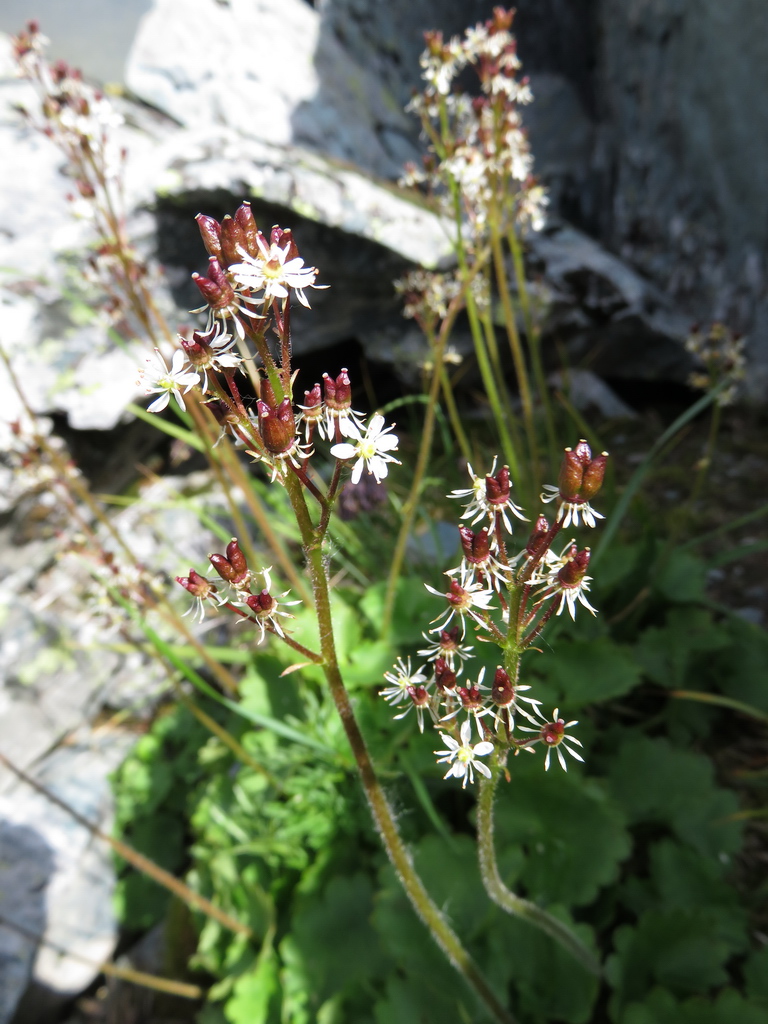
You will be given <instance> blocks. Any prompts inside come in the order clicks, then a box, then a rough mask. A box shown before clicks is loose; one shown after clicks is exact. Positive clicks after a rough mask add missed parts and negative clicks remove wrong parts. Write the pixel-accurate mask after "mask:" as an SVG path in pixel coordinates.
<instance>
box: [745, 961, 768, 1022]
mask: <svg viewBox="0 0 768 1024" xmlns="http://www.w3.org/2000/svg"><path fill="white" fill-rule="evenodd" d="M744 980H745V981H746V983H747V994H748V995H749V998H750V999H752V1000H754V1001H755V1002H756V1003H759V1004H760V1006H763V1007H766V1009H768V946H763V948H762V949H759V950H758V951H757V952H756V953H753V954H752V955H751V956H750V957H749V959H748V960H747V962H746V963H745V964H744ZM767 1016H768V1015H767Z"/></svg>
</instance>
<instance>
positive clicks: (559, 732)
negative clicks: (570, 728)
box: [541, 718, 565, 747]
mask: <svg viewBox="0 0 768 1024" xmlns="http://www.w3.org/2000/svg"><path fill="white" fill-rule="evenodd" d="M564 735H565V722H564V721H563V720H562V719H561V718H559V719H558V720H557V721H556V722H547V724H546V725H543V726H542V727H541V738H542V739H543V740H544V742H545V743H546V744H547V745H548V746H550V747H556V746H558V744H559V743H560V742H561V740H562V738H563V736H564Z"/></svg>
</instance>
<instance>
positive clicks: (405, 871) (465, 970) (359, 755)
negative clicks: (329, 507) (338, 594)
mask: <svg viewBox="0 0 768 1024" xmlns="http://www.w3.org/2000/svg"><path fill="white" fill-rule="evenodd" d="M286 486H287V489H288V494H289V497H290V499H291V504H292V505H293V509H294V512H295V514H296V519H297V522H298V524H299V528H300V530H301V535H302V541H303V545H304V553H305V555H306V558H307V563H308V568H309V572H310V576H311V579H312V588H313V591H314V597H315V608H316V612H317V623H318V628H319V632H320V645H321V650H322V654H323V659H324V664H323V671H324V673H325V677H326V679H327V681H328V686H329V688H330V691H331V696H332V698H333V701H334V704H335V705H336V710H337V711H338V713H339V716H340V718H341V721H342V724H343V726H344V731H345V733H346V736H347V739H348V741H349V745H350V747H351V748H352V752H353V754H354V758H355V761H356V763H357V767H358V770H359V772H360V778H361V781H362V784H363V789H364V790H365V795H366V797H367V800H368V805H369V807H370V809H371V813H372V815H373V819H374V822H375V824H376V828H377V829H378V832H379V835H380V836H381V839H382V842H383V843H384V847H385V849H386V851H387V855H388V856H389V859H390V861H391V863H392V866H393V867H394V868H395V871H396V872H397V875H398V877H399V879H400V882H401V884H402V885H403V888H404V889H405V891H406V894H407V896H408V898H409V900H410V901H411V904H412V906H413V908H414V910H415V911H416V913H417V914H418V915H419V917H420V918H421V920H422V921H423V922H424V924H425V925H426V926H427V928H428V929H429V931H430V932H431V934H432V937H433V938H434V940H435V942H436V943H437V944H438V946H439V947H440V948H441V949H442V951H443V953H444V954H445V955H446V957H447V958H448V960H449V961H450V962H451V963H452V964H453V966H454V967H455V968H456V970H458V971H459V972H460V973H461V974H462V975H463V976H464V978H465V979H466V981H467V983H468V984H469V985H470V986H471V987H472V988H473V989H474V991H475V993H476V994H477V996H478V997H479V998H480V999H481V1000H482V1002H483V1003H484V1004H485V1006H486V1007H487V1008H488V1010H489V1011H490V1013H491V1014H492V1015H493V1018H494V1019H495V1020H497V1021H499V1022H502V1024H514V1020H515V1018H514V1017H513V1016H512V1014H511V1013H510V1012H509V1011H508V1010H506V1009H505V1008H504V1007H503V1006H502V1004H501V1003H500V1002H499V1000H498V999H497V997H496V995H495V994H494V993H493V991H492V990H491V988H490V986H489V984H488V982H487V981H486V980H485V977H484V976H483V974H482V973H481V971H480V969H479V967H478V966H477V964H476V963H475V962H474V960H473V959H472V957H471V956H470V955H469V953H468V952H467V951H466V950H465V949H464V947H463V945H462V944H461V941H460V939H459V937H458V936H457V935H456V933H455V932H454V931H453V929H452V928H451V926H450V925H449V924H448V922H447V921H446V919H445V917H444V916H443V914H442V913H441V912H440V910H439V909H438V908H437V906H436V905H435V903H434V902H433V901H432V899H431V898H430V896H429V893H428V892H427V890H426V888H425V887H424V883H423V882H422V880H421V878H420V877H419V875H418V874H417V872H416V870H415V868H414V866H413V863H412V861H411V857H410V854H409V853H408V850H407V848H406V846H405V843H404V842H403V839H402V836H401V835H400V832H399V830H398V827H397V824H396V823H395V817H394V814H393V811H392V808H391V807H390V805H389V801H388V800H387V798H386V796H385V794H384V790H383V789H382V787H381V783H380V782H379V780H378V777H377V775H376V771H375V769H374V767H373V763H372V761H371V757H370V754H369V753H368V748H367V747H366V744H365V740H364V739H363V735H362V733H361V732H360V727H359V725H358V724H357V719H356V718H355V713H354V710H353V708H352V703H351V701H350V699H349V694H348V693H347V690H346V687H345V686H344V680H343V679H342V676H341V672H340V670H339V664H338V659H337V656H336V645H335V641H334V634H333V622H332V619H331V599H330V591H329V587H328V575H327V572H326V567H325V562H324V556H323V551H322V541H321V538H320V537H319V536H318V534H317V531H316V530H315V528H314V527H313V525H312V521H311V519H310V516H309V510H308V509H307V505H306V502H305V500H304V495H303V493H302V491H301V485H300V483H299V481H298V480H297V478H296V477H294V476H289V477H288V478H287V480H286Z"/></svg>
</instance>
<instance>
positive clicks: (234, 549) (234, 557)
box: [227, 537, 248, 573]
mask: <svg viewBox="0 0 768 1024" xmlns="http://www.w3.org/2000/svg"><path fill="white" fill-rule="evenodd" d="M227 559H228V560H229V564H230V565H231V566H232V568H233V569H234V570H235V572H238V573H244V572H247V571H248V563H247V562H246V560H245V555H244V554H243V552H242V551H241V550H240V545H239V544H238V542H237V537H233V538H232V540H231V541H230V542H229V544H227Z"/></svg>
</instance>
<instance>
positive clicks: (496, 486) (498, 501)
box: [485, 466, 510, 505]
mask: <svg viewBox="0 0 768 1024" xmlns="http://www.w3.org/2000/svg"><path fill="white" fill-rule="evenodd" d="M509 491H510V483H509V466H502V467H501V469H500V470H499V472H498V473H497V474H496V476H486V478H485V496H486V498H487V499H488V501H489V502H490V504H491V505H505V504H506V503H507V502H508V501H509Z"/></svg>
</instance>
